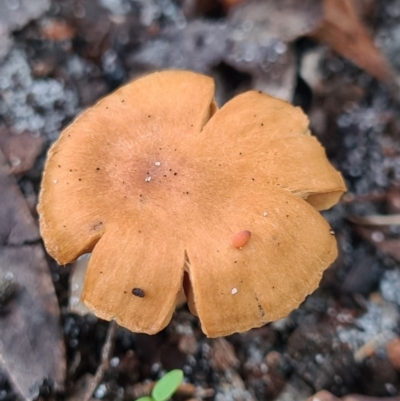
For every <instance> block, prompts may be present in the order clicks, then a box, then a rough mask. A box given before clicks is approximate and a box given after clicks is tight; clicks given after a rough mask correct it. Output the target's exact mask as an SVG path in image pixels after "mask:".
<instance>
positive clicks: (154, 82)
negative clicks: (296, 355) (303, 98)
mask: <svg viewBox="0 0 400 401" xmlns="http://www.w3.org/2000/svg"><path fill="white" fill-rule="evenodd" d="M213 93H214V84H213V81H212V80H211V79H210V78H208V77H206V76H203V75H199V74H195V73H191V72H186V71H165V72H160V73H154V74H151V75H148V76H145V77H142V78H140V79H138V80H136V81H133V82H132V83H129V84H128V85H126V86H124V87H122V88H120V89H119V90H117V91H116V92H114V93H113V94H111V95H109V96H107V97H105V98H104V99H102V100H100V101H99V102H98V103H97V104H96V105H95V106H93V107H92V108H90V109H88V110H87V111H86V112H85V113H83V114H82V115H81V116H80V117H78V118H77V119H76V121H75V122H74V123H73V124H71V125H70V126H69V127H68V128H66V129H65V130H64V131H63V132H62V134H61V135H60V138H59V139H58V141H57V142H56V143H55V144H54V145H53V146H52V148H51V150H50V151H49V155H48V160H47V163H46V167H45V171H44V175H43V182H42V190H41V194H40V201H39V206H38V210H39V215H40V229H41V233H42V236H43V239H44V242H45V245H46V248H47V250H48V252H49V254H50V255H51V256H52V257H54V258H55V259H56V260H57V261H58V262H59V263H60V264H66V263H69V262H71V261H73V260H74V259H76V258H77V257H78V256H79V255H81V254H83V253H85V252H88V251H91V252H92V257H91V259H90V263H89V266H88V271H87V274H86V278H85V285H84V290H83V295H82V298H83V301H84V303H85V304H86V305H87V306H88V307H89V308H90V309H91V310H92V311H93V312H94V313H95V314H96V315H97V316H99V317H101V318H103V319H107V320H110V319H115V320H116V321H117V322H118V323H119V324H120V325H122V326H124V327H127V328H128V329H130V330H132V331H135V332H145V333H149V334H153V333H156V332H158V331H160V330H161V329H163V328H164V327H165V326H166V325H167V324H168V322H169V321H170V319H171V316H172V313H173V311H174V308H175V302H176V299H177V297H178V296H179V293H180V291H181V289H182V285H183V284H184V288H185V292H186V295H187V297H188V302H189V306H190V307H191V310H193V312H194V313H196V314H197V315H198V316H199V319H200V322H201V325H202V329H203V331H204V332H205V333H206V334H207V335H208V336H210V337H216V336H223V335H228V334H231V333H233V332H243V331H246V330H248V329H250V328H253V327H259V326H261V325H263V324H265V323H267V322H270V321H273V320H276V319H279V318H282V317H284V316H286V315H287V314H288V313H289V312H290V311H291V310H293V309H294V308H296V307H297V306H298V305H299V304H300V303H301V302H302V301H303V300H304V298H305V297H306V296H307V295H308V294H310V293H311V292H312V291H313V290H314V289H315V288H316V287H317V286H318V283H319V281H320V279H321V276H322V273H323V271H324V269H325V268H326V267H327V266H329V265H330V264H331V263H332V262H333V261H334V260H335V258H336V255H337V249H336V242H335V238H334V236H333V235H331V233H330V227H329V225H328V223H327V222H326V221H325V220H324V219H323V218H322V217H321V215H320V213H319V212H318V210H323V209H327V208H329V207H331V206H332V205H334V204H335V203H336V202H337V201H338V200H339V198H340V196H341V194H342V193H343V192H344V191H345V185H344V183H343V179H342V177H341V175H340V174H339V173H338V172H337V171H336V170H335V169H334V168H333V167H332V165H331V164H330V163H329V161H328V160H327V158H326V155H325V151H324V149H323V148H322V146H321V145H320V144H319V142H318V140H317V139H316V138H315V137H313V136H311V135H310V132H309V130H308V120H307V118H306V116H305V115H304V114H303V113H302V111H301V110H300V109H299V108H295V107H293V106H291V105H290V104H288V103H286V102H283V101H280V100H277V99H274V98H272V97H270V96H267V95H265V94H260V93H257V92H247V93H244V94H242V95H239V96H237V97H235V98H234V99H232V100H231V101H230V102H228V103H227V104H226V105H225V106H224V107H222V108H221V109H220V110H218V111H217V107H216V105H215V102H214V100H213ZM246 232H247V234H246ZM238 233H239V234H238ZM243 233H245V234H243ZM235 236H236V237H235ZM232 244H238V246H237V247H236V246H233V245H232Z"/></svg>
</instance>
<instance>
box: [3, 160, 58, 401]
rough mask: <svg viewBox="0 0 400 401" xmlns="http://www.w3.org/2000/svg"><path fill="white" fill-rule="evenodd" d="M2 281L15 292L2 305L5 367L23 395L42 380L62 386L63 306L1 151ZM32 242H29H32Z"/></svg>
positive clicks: (31, 392)
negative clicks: (60, 322)
mask: <svg viewBox="0 0 400 401" xmlns="http://www.w3.org/2000/svg"><path fill="white" fill-rule="evenodd" d="M0 193H1V196H0V281H1V280H2V281H8V284H10V283H11V282H12V285H13V287H12V291H8V292H7V296H6V297H2V298H1V301H2V303H3V304H2V305H0V309H1V312H2V313H1V314H0V366H1V368H2V369H3V370H4V371H5V372H6V373H7V374H8V376H9V379H10V381H11V383H12V385H13V387H14V388H15V391H16V392H17V393H18V394H19V395H20V396H21V398H22V399H24V400H27V401H30V400H33V399H35V398H36V397H37V396H38V394H39V392H40V387H41V386H42V384H43V383H46V384H47V385H51V386H52V387H53V388H54V389H55V390H58V389H61V388H62V387H63V383H64V378H65V355H64V354H65V351H64V344H63V340H62V336H61V331H60V326H59V314H60V312H59V308H58V303H57V299H56V296H55V293H54V288H53V284H52V281H51V277H50V274H49V268H48V265H47V263H46V259H45V255H44V251H43V248H42V246H41V245H40V244H39V243H37V244H31V243H32V242H36V241H38V240H39V233H38V230H37V227H36V224H35V222H34V220H33V218H32V216H31V215H30V212H29V209H28V206H27V204H26V202H25V200H24V198H23V196H22V194H21V192H20V190H19V188H18V186H17V183H16V181H15V179H14V178H13V176H12V174H11V171H10V168H9V167H8V165H7V163H6V161H5V158H4V156H3V154H2V153H1V152H0ZM29 244H30V245H29Z"/></svg>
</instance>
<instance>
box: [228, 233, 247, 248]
mask: <svg viewBox="0 0 400 401" xmlns="http://www.w3.org/2000/svg"><path fill="white" fill-rule="evenodd" d="M250 237H251V232H250V231H248V230H243V231H239V232H238V233H236V234H235V235H234V236H233V237H232V246H233V247H234V248H241V247H242V246H244V245H245V244H246V243H247V241H248V240H249V239H250Z"/></svg>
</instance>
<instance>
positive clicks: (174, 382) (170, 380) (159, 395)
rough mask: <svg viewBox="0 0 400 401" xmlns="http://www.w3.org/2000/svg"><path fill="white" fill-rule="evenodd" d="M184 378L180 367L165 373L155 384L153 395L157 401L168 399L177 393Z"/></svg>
mask: <svg viewBox="0 0 400 401" xmlns="http://www.w3.org/2000/svg"><path fill="white" fill-rule="evenodd" d="M182 379H183V372H182V371H181V370H180V369H175V370H171V371H170V372H168V373H167V374H166V375H164V376H163V377H162V378H161V379H160V380H159V381H158V382H157V383H156V385H155V386H154V388H153V391H152V392H151V396H152V397H153V398H154V400H155V401H167V400H169V399H170V398H171V396H172V394H174V393H175V391H176V389H177V388H178V386H179V385H180V384H181V382H182Z"/></svg>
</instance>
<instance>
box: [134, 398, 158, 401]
mask: <svg viewBox="0 0 400 401" xmlns="http://www.w3.org/2000/svg"><path fill="white" fill-rule="evenodd" d="M136 401H154V398H152V397H140V398H138V399H137V400H136Z"/></svg>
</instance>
